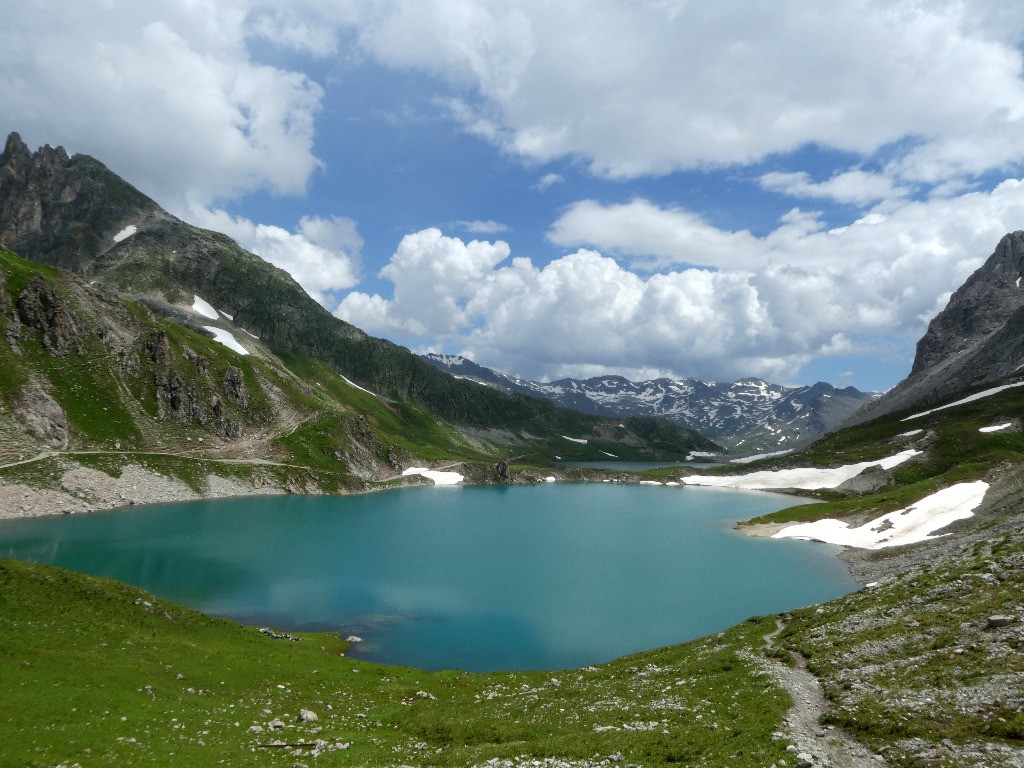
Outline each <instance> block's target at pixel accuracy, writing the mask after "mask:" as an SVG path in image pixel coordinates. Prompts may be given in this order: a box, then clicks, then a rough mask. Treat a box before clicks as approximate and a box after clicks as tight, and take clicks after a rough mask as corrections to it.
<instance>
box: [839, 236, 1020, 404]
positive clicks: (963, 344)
mask: <svg viewBox="0 0 1024 768" xmlns="http://www.w3.org/2000/svg"><path fill="white" fill-rule="evenodd" d="M1022 282H1024V231H1017V232H1011V233H1009V234H1007V235H1005V236H1004V237H1003V238H1002V239H1001V240H1000V241H999V243H998V245H997V246H996V249H995V252H993V254H992V255H991V256H989V258H988V260H986V261H985V263H984V264H982V265H981V266H980V267H979V268H978V269H977V270H976V271H975V272H974V274H972V275H971V276H970V277H969V278H968V279H967V281H966V282H965V283H964V284H963V285H962V286H960V288H958V289H957V290H956V291H955V292H954V293H953V295H952V296H950V298H949V302H948V303H947V305H946V307H945V309H943V310H942V311H941V312H940V313H939V314H938V315H936V316H935V318H934V319H933V320H932V321H931V323H929V324H928V330H927V331H926V332H925V334H924V336H923V337H922V338H921V340H920V341H918V342H917V354H916V355H915V357H914V364H913V366H912V367H911V370H910V375H909V376H908V377H907V378H906V379H904V380H903V381H902V382H900V384H898V385H897V386H896V387H894V388H893V389H892V390H890V391H889V392H888V393H886V394H885V396H883V397H882V398H880V399H879V400H877V401H876V402H874V403H872V404H871V405H869V406H868V407H866V408H864V409H863V410H862V411H860V412H858V413H857V414H855V415H854V416H853V417H852V419H851V420H850V422H849V423H850V424H858V423H862V422H864V421H867V420H869V419H873V418H877V417H879V416H882V415H884V414H887V413H893V412H895V411H900V410H904V409H906V408H910V407H921V406H926V405H930V404H932V403H936V402H939V401H940V400H942V399H944V398H948V397H949V396H951V395H953V394H955V393H957V392H962V391H965V390H969V389H975V388H979V387H982V386H985V385H988V384H992V383H994V382H998V381H1001V380H1003V379H1005V378H1006V377H1008V376H1012V375H1014V374H1019V373H1020V372H1021V371H1022V370H1024V285H1022Z"/></svg>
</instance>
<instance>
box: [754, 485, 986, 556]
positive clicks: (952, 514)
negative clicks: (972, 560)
mask: <svg viewBox="0 0 1024 768" xmlns="http://www.w3.org/2000/svg"><path fill="white" fill-rule="evenodd" d="M987 490H988V483H986V482H984V481H982V480H978V481H977V482H973V483H958V484H957V485H952V486H950V487H949V488H943V489H942V490H941V491H936V492H935V493H933V494H932V495H931V496H926V497H925V498H923V499H921V500H920V501H919V502H917V503H916V504H911V505H910V506H909V507H907V508H906V509H899V510H896V511H895V512H890V513H889V514H887V515H882V516H881V517H878V518H876V519H874V520H872V521H871V522H869V523H865V524H864V525H862V526H860V527H858V528H850V525H849V523H846V522H844V521H842V520H833V519H826V520H818V521H816V522H813V523H801V524H799V525H791V526H789V527H788V528H783V529H782V530H781V531H779V532H778V533H776V534H775V536H773V537H772V538H776V539H783V538H790V539H812V540H814V541H822V542H825V543H826V544H842V545H844V546H847V547H857V548H860V549H882V548H883V547H895V546H899V545H901V544H914V543H917V542H919V541H926V540H928V539H931V538H937V537H935V536H933V535H932V534H933V533H934V532H935V531H939V530H942V529H943V528H945V527H946V526H947V525H950V524H951V523H954V522H956V521H957V520H964V519H966V518H968V517H971V516H973V515H974V510H975V509H977V507H978V505H979V504H981V501H982V499H984V498H985V492H986V491H987ZM940 535H945V534H940Z"/></svg>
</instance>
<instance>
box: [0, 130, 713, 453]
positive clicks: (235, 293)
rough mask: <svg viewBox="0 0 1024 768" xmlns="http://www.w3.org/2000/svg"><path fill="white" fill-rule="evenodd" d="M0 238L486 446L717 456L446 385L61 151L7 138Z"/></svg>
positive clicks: (292, 286)
mask: <svg viewBox="0 0 1024 768" xmlns="http://www.w3.org/2000/svg"><path fill="white" fill-rule="evenodd" d="M0 243H2V244H3V245H4V246H6V247H7V248H9V249H11V250H13V251H15V252H17V253H18V254H19V255H21V256H23V257H25V258H28V259H31V260H32V261H36V262H40V263H44V264H48V265H52V266H57V267H63V268H67V269H71V270H74V271H75V272H77V273H78V274H80V275H82V276H84V277H86V278H88V279H89V280H90V282H94V283H95V284H97V285H98V286H101V287H103V288H105V289H107V290H109V291H111V292H112V293H114V294H116V295H118V296H121V297H125V298H129V299H132V300H139V301H143V302H145V303H146V304H147V306H148V307H149V308H150V309H151V310H152V311H154V312H156V313H158V314H161V315H164V316H169V317H178V316H179V315H180V310H181V309H182V308H183V307H184V308H187V307H188V306H189V305H190V304H191V302H192V298H193V295H199V296H201V297H202V298H203V299H204V300H206V301H207V302H209V303H211V304H212V305H213V306H215V307H217V309H218V310H220V311H221V312H222V313H224V315H225V317H229V318H231V321H232V324H233V325H234V326H235V327H237V328H239V329H241V330H243V331H245V332H247V333H248V334H251V335H252V336H254V337H258V338H259V340H260V342H261V344H262V345H263V346H264V347H265V348H266V349H267V350H268V351H270V352H272V353H273V354H276V355H278V356H279V357H281V358H282V359H284V360H286V361H287V360H288V359H290V358H301V359H312V360H318V361H323V362H324V363H326V364H327V365H328V366H329V367H330V368H331V369H333V370H334V371H336V372H337V373H340V374H341V375H343V376H345V377H346V378H348V379H349V380H351V381H353V382H355V383H356V384H358V385H359V386H362V387H364V388H366V389H368V390H370V391H372V392H374V393H377V394H378V395H380V396H381V397H383V398H385V399H391V400H396V401H407V402H411V403H413V404H415V405H418V406H422V407H424V408H426V409H427V410H429V411H430V412H432V413H434V414H436V415H437V416H438V417H440V418H442V419H444V420H445V421H447V422H450V423H452V424H454V425H456V426H457V427H458V428H460V429H461V430H462V431H463V432H464V433H466V434H467V435H468V436H470V437H473V438H475V439H477V440H478V441H483V442H485V443H488V444H492V445H505V446H524V445H532V444H536V443H537V438H538V436H539V437H540V438H542V440H554V441H556V442H557V439H558V436H559V435H562V434H564V435H570V436H573V437H578V438H581V439H590V438H591V437H593V438H596V439H599V440H604V441H610V442H612V443H615V444H618V445H620V446H621V447H622V450H623V451H625V452H631V453H633V454H635V455H637V456H648V457H654V456H657V457H664V456H667V455H671V456H673V457H679V456H685V454H686V453H687V452H688V451H689V450H693V449H704V450H715V449H716V446H715V445H714V444H713V443H711V442H710V441H708V440H706V439H705V438H703V437H701V436H700V435H698V434H696V433H695V432H692V431H691V430H687V429H684V428H681V427H679V426H677V425H675V424H671V423H668V422H660V423H659V422H654V421H650V420H636V421H633V422H630V423H628V424H627V425H626V427H625V428H623V429H619V428H618V427H617V424H616V423H612V422H611V421H609V420H608V419H601V418H598V417H595V416H592V415H583V414H579V413H577V412H573V411H570V410H568V409H564V408H558V407H556V406H554V405H553V404H552V403H551V402H549V401H546V400H541V399H537V398H533V397H528V396H524V395H522V394H517V393H508V392H499V391H495V390H493V389H488V388H483V387H480V386H479V385H477V384H475V383H472V382H466V381H459V380H457V379H454V378H452V377H451V376H448V375H446V374H444V373H443V372H440V371H438V370H437V369H436V368H434V367H433V366H430V365H428V364H427V363H425V362H424V361H422V360H420V359H419V358H418V357H417V356H416V355H413V354H412V353H410V352H409V351H408V350H406V349H404V348H402V347H399V346H397V345H395V344H392V343H391V342H388V341H386V340H383V339H378V338H373V337H370V336H368V335H367V334H366V333H364V332H363V331H361V330H359V329H358V328H356V327H354V326H352V325H350V324H348V323H345V322H344V321H342V320H340V319H338V318H336V317H334V316H333V315H331V314H330V313H329V312H328V311H327V310H325V309H324V308H323V307H321V306H320V305H319V304H317V303H316V302H315V301H314V300H313V299H311V298H310V297H309V296H308V295H307V294H306V293H305V292H304V291H303V290H302V288H301V287H300V286H299V285H298V284H297V283H296V282H295V281H294V280H293V279H292V278H291V276H290V275H288V274H287V273H285V272H284V271H283V270H280V269H278V268H276V267H273V266H272V265H270V264H268V263H267V262H265V261H263V260H262V259H260V258H259V257H258V256H256V255H254V254H252V253H249V252H248V251H245V250H244V249H242V248H241V247H239V246H238V245H237V244H236V243H234V242H233V241H232V240H231V239H230V238H228V237H226V236H224V235H221V234H218V233H215V232H210V231H206V230H202V229H199V228H197V227H193V226H191V225H189V224H186V223H185V222H182V221H180V220H178V219H176V218H175V217H173V216H171V215H170V214H168V213H166V212H165V211H163V210H162V209H161V208H160V207H159V206H158V205H157V204H156V203H155V202H153V201H152V200H150V199H149V198H147V197H146V196H145V195H143V194H142V193H140V192H138V191H137V190H135V189H134V188H133V187H131V185H129V184H128V183H126V182H125V181H124V180H122V179H120V178H119V177H117V176H116V175H115V174H113V173H112V172H111V171H109V170H108V169H107V168H106V167H105V166H103V164H102V163H100V162H98V161H97V160H95V159H93V158H90V157H87V156H83V155H75V156H73V157H69V156H68V155H67V153H66V152H65V151H64V150H63V149H62V148H57V149H53V148H50V147H43V148H42V149H40V150H38V151H37V152H35V153H32V152H30V151H29V150H28V148H27V147H26V146H25V144H24V142H22V141H21V139H20V137H19V136H18V135H17V134H11V135H10V137H9V138H8V139H7V142H6V145H5V149H4V153H3V155H2V156H0ZM549 453H551V451H549Z"/></svg>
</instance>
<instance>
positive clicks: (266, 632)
mask: <svg viewBox="0 0 1024 768" xmlns="http://www.w3.org/2000/svg"><path fill="white" fill-rule="evenodd" d="M260 634H261V635H266V636H267V637H269V638H272V639H274V640H294V641H295V642H298V641H299V640H301V639H302V638H301V637H296V636H295V635H289V634H288V633H284V634H281V633H279V632H275V631H274V630H272V629H270V628H269V627H260Z"/></svg>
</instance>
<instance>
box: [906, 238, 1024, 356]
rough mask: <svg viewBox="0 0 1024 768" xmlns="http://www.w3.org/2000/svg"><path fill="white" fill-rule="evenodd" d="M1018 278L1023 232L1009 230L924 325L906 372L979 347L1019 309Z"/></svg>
mask: <svg viewBox="0 0 1024 768" xmlns="http://www.w3.org/2000/svg"><path fill="white" fill-rule="evenodd" d="M1022 278H1024V232H1013V233H1011V234H1008V235H1006V236H1005V237H1004V238H1003V239H1002V240H1000V241H999V244H998V245H997V246H996V250H995V253H993V254H992V255H991V256H990V257H989V259H988V261H986V262H985V263H984V264H983V265H982V266H981V267H980V268H979V269H978V270H977V271H976V272H975V273H974V274H973V275H971V276H970V277H969V278H968V279H967V282H965V283H964V284H963V285H962V286H960V288H959V289H957V291H956V293H954V294H953V295H952V296H951V297H950V299H949V304H948V305H946V308H945V309H944V310H942V312H940V313H939V314H938V315H937V316H936V317H935V319H934V320H932V321H931V323H930V324H929V325H928V331H927V332H926V333H925V335H924V336H923V337H922V338H921V340H920V341H919V342H917V356H916V357H915V359H914V367H913V368H912V369H911V371H910V375H911V376H913V375H915V374H919V373H922V372H924V371H926V370H927V369H929V368H931V367H932V366H934V365H937V364H939V363H941V362H942V361H944V360H946V359H947V358H950V357H954V356H957V355H964V354H970V353H971V352H974V351H976V350H978V349H979V348H980V347H982V346H984V345H985V344H986V342H988V341H989V340H990V339H991V338H992V337H993V336H994V335H995V334H996V333H997V332H998V331H1000V330H1002V329H1003V327H1004V326H1005V325H1006V324H1007V322H1008V321H1009V319H1010V317H1011V316H1013V314H1014V313H1015V312H1017V311H1018V310H1020V309H1021V308H1022V307H1024V286H1022V283H1024V279H1022ZM988 374H989V372H988V371H984V372H982V375H988ZM997 375H998V374H997ZM1002 375H1005V373H1004V374H1002Z"/></svg>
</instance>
